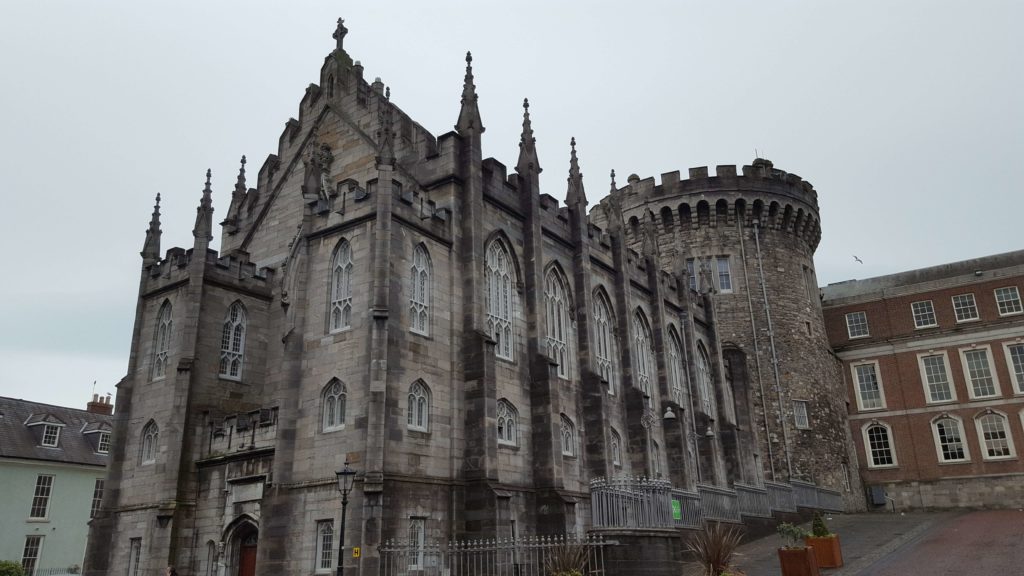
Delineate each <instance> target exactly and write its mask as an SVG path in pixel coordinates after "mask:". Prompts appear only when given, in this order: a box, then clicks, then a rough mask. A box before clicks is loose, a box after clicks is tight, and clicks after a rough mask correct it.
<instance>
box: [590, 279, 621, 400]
mask: <svg viewBox="0 0 1024 576" xmlns="http://www.w3.org/2000/svg"><path fill="white" fill-rule="evenodd" d="M594 342H595V344H596V346H595V350H594V357H595V359H596V360H597V372H598V373H599V374H600V375H601V377H602V378H604V379H605V381H607V382H608V395H609V396H614V395H615V392H616V390H618V387H619V378H618V365H617V364H616V358H617V357H618V353H617V350H618V346H617V345H616V342H615V316H614V312H612V306H611V302H609V301H608V297H607V296H605V294H604V292H603V291H600V290H599V291H596V292H595V293H594Z"/></svg>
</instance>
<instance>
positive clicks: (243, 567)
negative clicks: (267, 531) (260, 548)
mask: <svg viewBox="0 0 1024 576" xmlns="http://www.w3.org/2000/svg"><path fill="white" fill-rule="evenodd" d="M238 576H256V545H255V544H251V545H250V544H243V545H242V546H241V547H240V548H239V550H238Z"/></svg>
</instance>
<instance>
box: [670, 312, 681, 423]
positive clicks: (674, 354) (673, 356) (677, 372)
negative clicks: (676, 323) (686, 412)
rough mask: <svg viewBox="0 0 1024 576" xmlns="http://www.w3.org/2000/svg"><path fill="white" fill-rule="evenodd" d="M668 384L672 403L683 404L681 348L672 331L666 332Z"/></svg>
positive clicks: (674, 332)
mask: <svg viewBox="0 0 1024 576" xmlns="http://www.w3.org/2000/svg"><path fill="white" fill-rule="evenodd" d="M668 383H669V389H670V392H671V394H672V401H673V402H675V403H676V404H679V405H680V406H682V404H683V347H682V345H681V344H680V343H679V337H678V336H677V335H676V331H675V330H674V329H670V330H669V332H668Z"/></svg>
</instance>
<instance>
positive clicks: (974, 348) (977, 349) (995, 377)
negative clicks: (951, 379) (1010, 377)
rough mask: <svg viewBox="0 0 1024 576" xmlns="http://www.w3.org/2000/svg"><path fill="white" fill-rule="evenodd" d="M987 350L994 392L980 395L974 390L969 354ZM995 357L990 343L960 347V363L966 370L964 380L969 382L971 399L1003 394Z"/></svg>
mask: <svg viewBox="0 0 1024 576" xmlns="http://www.w3.org/2000/svg"><path fill="white" fill-rule="evenodd" d="M982 351H983V352H985V363H986V364H987V365H988V372H989V376H990V377H991V378H992V388H993V390H994V392H993V393H992V394H987V395H985V396H978V395H977V394H975V391H974V381H973V380H972V379H971V370H970V366H968V364H967V354H968V353H971V352H982ZM993 360H994V358H993V356H992V346H990V345H988V344H980V345H977V346H971V347H968V348H961V349H960V365H961V367H962V368H963V372H964V382H965V383H966V384H967V397H968V398H970V399H971V400H987V399H990V398H999V397H1000V396H1002V395H1003V392H1002V388H1001V386H1000V385H999V374H998V371H997V370H996V369H995V366H994V362H993Z"/></svg>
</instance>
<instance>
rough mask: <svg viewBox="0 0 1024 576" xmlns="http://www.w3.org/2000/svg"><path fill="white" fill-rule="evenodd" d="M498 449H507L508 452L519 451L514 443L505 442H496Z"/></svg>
mask: <svg viewBox="0 0 1024 576" xmlns="http://www.w3.org/2000/svg"><path fill="white" fill-rule="evenodd" d="M498 450H508V451H509V452H519V446H517V445H515V444H505V443H502V442H498Z"/></svg>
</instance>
